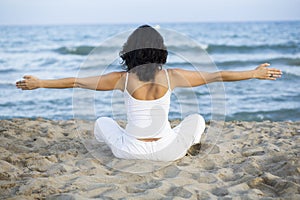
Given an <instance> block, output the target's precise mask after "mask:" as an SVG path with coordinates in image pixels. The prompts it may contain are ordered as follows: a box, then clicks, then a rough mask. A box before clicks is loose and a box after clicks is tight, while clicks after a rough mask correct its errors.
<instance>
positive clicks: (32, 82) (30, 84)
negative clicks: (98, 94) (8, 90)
mask: <svg viewBox="0 0 300 200" xmlns="http://www.w3.org/2000/svg"><path fill="white" fill-rule="evenodd" d="M123 74H124V72H112V73H109V74H105V75H102V76H94V77H86V78H75V77H72V78H62V79H52V80H42V79H39V78H37V77H35V76H30V75H27V76H24V77H23V78H24V80H22V81H18V82H16V86H17V88H20V89H22V90H33V89H37V88H56V89H63V88H85V89H91V90H114V89H120V90H122V89H123V88H122V86H123V84H122V81H120V80H121V78H122V75H123Z"/></svg>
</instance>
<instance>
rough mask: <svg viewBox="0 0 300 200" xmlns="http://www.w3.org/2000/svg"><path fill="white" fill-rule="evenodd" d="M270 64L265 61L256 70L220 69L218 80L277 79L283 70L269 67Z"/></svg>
mask: <svg viewBox="0 0 300 200" xmlns="http://www.w3.org/2000/svg"><path fill="white" fill-rule="evenodd" d="M269 66H270V64H268V63H264V64H261V65H259V66H258V67H257V68H255V69H254V70H249V71H220V72H218V73H219V76H218V78H217V79H218V80H217V81H241V80H247V79H252V78H256V79H261V80H276V79H277V78H280V77H281V75H282V72H281V70H279V69H275V68H268V67H269Z"/></svg>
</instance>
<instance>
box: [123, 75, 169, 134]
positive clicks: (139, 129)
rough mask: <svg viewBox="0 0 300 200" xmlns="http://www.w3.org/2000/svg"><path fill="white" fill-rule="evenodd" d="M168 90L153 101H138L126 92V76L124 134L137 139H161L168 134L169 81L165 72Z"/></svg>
mask: <svg viewBox="0 0 300 200" xmlns="http://www.w3.org/2000/svg"><path fill="white" fill-rule="evenodd" d="M164 71H165V72H166V78H167V81H168V90H167V92H166V93H165V94H164V96H162V97H160V98H158V99H154V100H139V99H136V98H134V97H133V96H131V94H130V93H129V92H128V90H127V82H128V73H127V74H126V80H125V89H124V98H125V107H126V110H127V126H126V129H125V130H126V133H127V134H129V135H131V136H133V137H135V138H137V139H139V138H162V137H163V136H164V135H166V134H168V133H170V131H171V126H170V123H169V121H168V114H169V109H170V98H171V90H170V80H169V76H168V72H167V70H164Z"/></svg>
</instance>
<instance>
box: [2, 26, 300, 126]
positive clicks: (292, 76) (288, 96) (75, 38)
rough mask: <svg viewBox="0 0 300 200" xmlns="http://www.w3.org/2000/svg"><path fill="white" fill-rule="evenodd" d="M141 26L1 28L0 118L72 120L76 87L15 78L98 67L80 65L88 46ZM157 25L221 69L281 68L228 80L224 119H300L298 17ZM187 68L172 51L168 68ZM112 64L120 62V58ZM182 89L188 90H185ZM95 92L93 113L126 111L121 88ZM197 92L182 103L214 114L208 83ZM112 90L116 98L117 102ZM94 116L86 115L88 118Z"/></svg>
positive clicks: (175, 114) (174, 107) (174, 109)
mask: <svg viewBox="0 0 300 200" xmlns="http://www.w3.org/2000/svg"><path fill="white" fill-rule="evenodd" d="M137 26H138V25H137V24H128V25H69V26H54V25H52V26H0V91H1V93H0V118H1V119H8V118H15V117H29V118H36V117H44V118H49V119H71V118H73V105H72V98H73V89H63V90H58V89H51V90H50V89H38V90H33V91H21V90H17V89H16V88H15V81H16V80H19V79H20V78H21V77H22V76H23V75H25V74H31V75H35V76H38V77H39V78H45V79H46V78H47V79H51V78H62V77H72V76H77V74H78V70H79V69H81V70H83V71H84V70H86V71H88V70H91V69H95V68H97V66H90V67H87V68H84V69H82V68H81V66H82V63H83V62H85V61H86V59H87V57H88V54H89V53H90V51H91V50H93V48H94V47H99V45H101V44H102V42H103V41H105V40H107V38H111V37H113V36H114V35H116V34H119V33H122V32H124V31H128V30H133V29H134V28H136V27H137ZM160 27H161V28H166V29H169V30H174V31H177V32H179V33H182V34H184V35H186V36H187V37H189V38H191V39H193V40H195V41H196V42H197V43H199V44H200V45H201V47H203V48H204V49H205V50H206V51H207V52H208V54H209V56H210V57H211V59H212V60H213V61H214V63H215V64H216V66H217V67H218V69H219V70H248V69H252V68H254V67H255V66H257V65H258V64H260V63H264V62H269V63H270V64H271V67H276V68H280V69H281V70H282V71H283V76H282V78H281V79H278V80H277V81H260V80H248V81H242V82H230V83H224V89H225V93H226V120H255V121H261V120H272V121H299V120H300V89H299V86H300V37H299V35H300V22H245V23H244V22H243V23H241V22H239V23H180V24H175V23H174V24H160ZM123 42H125V41H123ZM123 42H120V43H119V46H118V45H116V44H112V46H100V47H99V48H100V49H101V50H102V51H103V52H109V51H111V50H113V49H115V48H119V49H121V46H122V44H123ZM170 48H171V49H173V50H174V49H175V50H176V49H177V50H183V51H185V52H186V53H189V54H190V55H191V56H193V58H195V59H197V55H194V54H195V51H194V49H193V47H191V46H186V45H182V44H181V43H180V41H178V43H175V44H172V46H170ZM189 66H190V64H189V63H187V62H185V61H184V60H182V59H181V60H180V59H178V58H177V57H176V56H172V55H171V56H170V57H169V58H168V65H167V66H166V67H181V68H189ZM111 69H112V70H119V69H120V70H121V69H122V68H121V66H120V65H118V62H116V63H115V65H114V66H112V67H111ZM187 91H188V90H187ZM180 92H181V94H182V95H184V94H185V91H183V90H182V91H180ZM98 93H99V94H98ZM98 93H97V94H96V97H95V98H96V100H95V103H96V111H95V113H92V114H94V115H96V116H112V115H113V114H112V113H113V112H112V106H111V104H112V102H113V104H114V106H113V109H115V110H116V109H117V110H118V109H119V108H120V109H122V103H123V102H122V100H120V99H119V96H120V95H119V94H117V95H112V94H115V93H113V92H98ZM100 93H101V94H100ZM193 93H194V94H196V95H197V99H198V104H197V105H195V104H192V103H191V102H189V101H188V99H189V96H188V95H189V93H188V92H186V95H187V99H186V101H183V104H185V105H184V106H187V107H192V109H193V108H194V107H197V109H198V110H199V111H198V112H199V113H200V114H202V115H204V117H205V118H206V120H209V119H210V116H211V112H212V111H211V106H212V105H211V97H210V93H209V91H208V88H207V87H206V86H202V87H197V88H194V89H193ZM98 95H99V96H98ZM112 96H116V99H113V100H112ZM172 99H173V103H172V104H171V110H170V115H169V118H170V119H176V118H181V111H180V106H179V105H178V102H177V101H176V96H173V97H172ZM197 109H195V110H197ZM90 114H91V113H88V114H86V115H82V116H81V117H82V118H85V119H91V118H93V117H91V115H90ZM124 117H125V112H124V113H122V112H120V113H119V114H118V115H116V118H124Z"/></svg>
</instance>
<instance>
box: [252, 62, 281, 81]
mask: <svg viewBox="0 0 300 200" xmlns="http://www.w3.org/2000/svg"><path fill="white" fill-rule="evenodd" d="M269 66H270V64H269V63H264V64H261V65H259V66H258V67H257V68H256V69H255V70H254V78H257V79H262V80H276V79H277V78H280V77H281V75H282V72H281V70H279V69H275V68H268V67H269Z"/></svg>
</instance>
